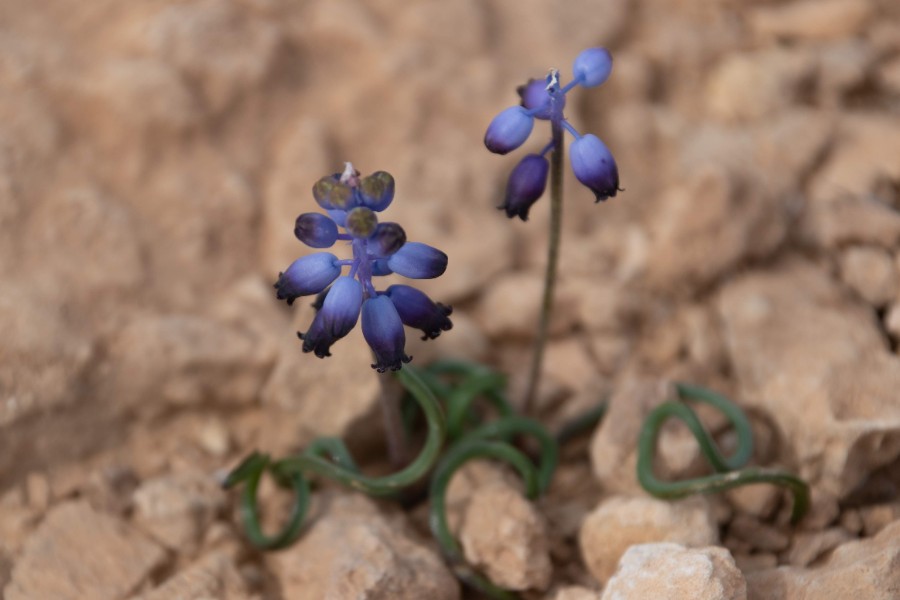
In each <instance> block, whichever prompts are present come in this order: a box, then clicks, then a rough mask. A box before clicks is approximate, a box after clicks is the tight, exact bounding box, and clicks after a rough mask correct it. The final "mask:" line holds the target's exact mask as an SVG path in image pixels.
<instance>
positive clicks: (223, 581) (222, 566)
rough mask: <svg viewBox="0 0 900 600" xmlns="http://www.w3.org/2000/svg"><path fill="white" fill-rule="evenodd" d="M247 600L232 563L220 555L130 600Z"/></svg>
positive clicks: (202, 559) (216, 554)
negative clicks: (176, 599)
mask: <svg viewBox="0 0 900 600" xmlns="http://www.w3.org/2000/svg"><path fill="white" fill-rule="evenodd" d="M174 598H178V599H179V600H211V599H215V600H249V599H250V596H249V595H248V593H247V589H246V586H245V585H244V582H243V580H242V579H241V575H240V573H238V571H237V567H236V565H235V564H234V560H233V559H232V558H231V557H229V556H228V555H227V554H225V553H222V552H214V553H212V554H208V555H206V556H204V557H203V558H201V559H199V560H198V561H196V562H195V563H194V564H192V565H190V566H188V567H187V568H185V569H184V570H182V571H179V572H178V573H176V574H175V575H173V576H172V577H170V578H169V579H168V580H166V581H165V582H164V583H163V584H162V585H160V586H158V587H156V588H154V589H153V590H151V591H149V592H146V593H144V594H139V595H137V596H133V597H132V598H131V599H130V600H172V599H174Z"/></svg>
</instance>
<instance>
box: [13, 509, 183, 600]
mask: <svg viewBox="0 0 900 600" xmlns="http://www.w3.org/2000/svg"><path fill="white" fill-rule="evenodd" d="M164 560H165V552H164V551H163V550H162V548H160V547H159V546H157V545H156V544H155V543H153V542H151V541H150V540H149V539H147V538H146V537H145V536H144V535H143V534H141V533H139V532H137V531H135V530H133V529H131V528H130V527H129V526H128V525H126V524H125V523H124V522H122V521H120V520H119V519H117V518H114V517H111V516H108V515H105V514H102V513H97V512H95V511H94V510H93V509H92V508H90V506H88V505H87V503H85V502H80V501H79V502H68V503H65V504H61V505H59V506H57V507H55V508H54V509H53V510H51V511H50V512H49V513H48V515H47V518H46V519H45V520H44V521H43V523H41V525H40V527H38V529H37V531H36V532H35V533H34V535H33V536H32V537H31V538H29V539H28V541H27V542H26V543H25V547H24V549H23V550H22V554H21V556H20V557H19V558H18V559H17V561H16V564H15V567H14V568H13V572H12V579H11V582H10V583H9V585H7V586H6V589H5V590H4V593H5V596H4V597H5V598H8V599H9V600H26V599H31V598H59V599H60V600H66V599H70V598H71V599H72V600H75V599H80V598H95V599H96V600H118V599H119V598H122V597H124V596H127V595H128V594H130V593H132V592H134V591H135V590H136V588H137V587H138V586H139V585H140V584H141V583H142V582H144V581H145V580H146V578H147V577H148V576H149V575H150V574H151V573H152V572H153V571H154V570H155V569H157V568H158V567H159V566H160V565H161V564H162V563H163V562H164Z"/></svg>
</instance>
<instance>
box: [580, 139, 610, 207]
mask: <svg viewBox="0 0 900 600" xmlns="http://www.w3.org/2000/svg"><path fill="white" fill-rule="evenodd" d="M569 154H571V155H572V159H571V160H572V170H573V171H575V177H577V178H578V181H580V182H581V183H583V184H584V185H586V186H587V187H589V188H590V189H591V191H593V192H594V194H595V195H596V197H597V200H596V201H597V202H600V201H601V200H606V199H607V198H612V197H614V196H615V195H616V193H617V192H618V191H619V170H618V168H617V167H616V161H615V160H614V159H613V155H612V153H611V152H610V151H609V148H607V147H606V144H604V143H603V142H601V141H600V138H598V137H597V136H596V135H593V134H590V133H588V134H587V135H583V136H581V137H580V138H578V139H577V140H575V141H574V142H572V145H571V146H569Z"/></svg>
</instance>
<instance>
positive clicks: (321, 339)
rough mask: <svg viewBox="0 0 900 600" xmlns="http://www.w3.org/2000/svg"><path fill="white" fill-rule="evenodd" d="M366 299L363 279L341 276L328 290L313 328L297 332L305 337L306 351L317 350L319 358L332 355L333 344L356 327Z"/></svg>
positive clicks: (302, 337) (304, 346)
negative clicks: (304, 331)
mask: <svg viewBox="0 0 900 600" xmlns="http://www.w3.org/2000/svg"><path fill="white" fill-rule="evenodd" d="M362 300H363V289H362V284H361V283H360V282H358V281H357V280H356V279H353V278H352V277H348V276H344V277H338V278H337V281H335V282H334V285H332V286H331V288H330V289H329V290H328V294H327V295H326V296H325V300H324V301H323V302H322V304H321V309H320V310H319V311H318V312H317V313H316V316H315V318H314V319H313V322H312V325H310V327H309V331H307V332H306V333H300V332H299V331H298V332H297V336H298V337H299V338H300V339H301V340H303V351H304V352H315V354H316V356H318V357H319V358H325V357H326V356H331V345H332V344H333V343H335V342H336V341H337V340H339V339H341V338H342V337H344V336H345V335H347V334H348V333H350V330H351V329H353V328H354V327H355V326H356V321H357V320H358V319H359V310H360V307H361V306H362Z"/></svg>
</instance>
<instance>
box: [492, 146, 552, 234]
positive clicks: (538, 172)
mask: <svg viewBox="0 0 900 600" xmlns="http://www.w3.org/2000/svg"><path fill="white" fill-rule="evenodd" d="M549 170H550V163H549V162H548V161H547V159H546V158H544V157H543V156H541V155H539V154H529V155H528V156H526V157H525V158H523V159H522V160H521V161H519V164H517V165H516V168H515V169H513V170H512V173H510V174H509V181H507V183H506V198H505V199H504V201H503V205H501V206H499V207H498V208H500V209H501V210H505V211H506V216H507V217H509V218H510V219H511V218H513V217H515V216H518V217H519V218H520V219H522V220H523V221H527V220H528V211H529V210H530V209H531V205H532V204H534V203H535V202H537V200H538V198H540V197H541V196H543V195H544V189H545V188H546V187H547V173H548V172H549Z"/></svg>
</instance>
